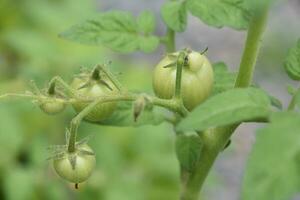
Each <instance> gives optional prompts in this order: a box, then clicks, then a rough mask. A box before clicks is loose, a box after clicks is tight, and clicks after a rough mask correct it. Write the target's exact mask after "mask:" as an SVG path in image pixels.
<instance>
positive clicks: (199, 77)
mask: <svg viewBox="0 0 300 200" xmlns="http://www.w3.org/2000/svg"><path fill="white" fill-rule="evenodd" d="M178 55H179V53H178V52H176V53H173V54H172V56H169V55H168V56H166V57H164V58H163V59H162V60H161V61H160V62H159V63H158V64H157V66H156V67H155V69H154V74H153V82H152V84H153V88H154V92H155V94H156V95H157V96H158V97H160V98H163V99H171V98H172V97H173V96H174V93H175V79H176V66H175V65H174V66H173V67H165V66H168V65H170V64H171V63H174V62H175V61H176V59H175V60H174V57H176V56H178ZM213 81H214V77H213V69H212V66H211V64H210V62H209V61H208V59H207V58H206V56H205V55H202V54H200V53H198V52H195V51H192V52H190V53H189V54H188V56H187V64H186V65H185V66H184V67H183V69H182V80H181V95H182V99H183V104H184V106H185V107H186V108H187V109H188V110H189V111H191V110H193V109H194V108H195V107H196V106H197V105H199V104H200V103H202V102H203V101H204V100H205V99H207V97H208V96H209V95H210V93H211V91H212V87H213Z"/></svg>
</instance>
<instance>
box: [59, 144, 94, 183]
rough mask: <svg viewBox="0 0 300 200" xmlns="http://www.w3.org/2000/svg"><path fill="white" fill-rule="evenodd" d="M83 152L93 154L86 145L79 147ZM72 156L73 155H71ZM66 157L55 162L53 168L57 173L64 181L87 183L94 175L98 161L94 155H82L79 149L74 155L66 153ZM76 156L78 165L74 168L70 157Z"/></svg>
mask: <svg viewBox="0 0 300 200" xmlns="http://www.w3.org/2000/svg"><path fill="white" fill-rule="evenodd" d="M78 148H80V149H82V150H85V151H89V152H93V150H92V149H91V148H90V147H89V146H88V145H86V144H84V145H82V146H80V147H78ZM71 154H72V155H71ZM66 155H67V156H66V157H64V158H62V159H55V160H53V167H54V169H55V171H56V173H57V174H58V175H59V176H60V177H61V178H63V179H65V180H67V181H69V182H72V183H82V182H84V181H86V180H87V179H88V178H89V177H90V176H91V174H92V172H93V170H94V168H95V166H96V159H95V156H94V155H81V154H80V153H79V151H78V149H77V150H76V151H75V152H73V153H68V152H66ZM69 155H71V156H76V164H75V167H74V168H73V167H72V165H71V162H70V160H69V158H68V156H69Z"/></svg>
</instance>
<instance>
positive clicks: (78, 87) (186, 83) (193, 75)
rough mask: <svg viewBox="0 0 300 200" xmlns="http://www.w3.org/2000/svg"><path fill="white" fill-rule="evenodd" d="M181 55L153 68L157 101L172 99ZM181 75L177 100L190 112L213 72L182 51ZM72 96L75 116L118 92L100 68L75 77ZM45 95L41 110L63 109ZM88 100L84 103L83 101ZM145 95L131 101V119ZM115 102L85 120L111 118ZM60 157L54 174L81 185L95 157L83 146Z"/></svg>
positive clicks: (99, 107)
mask: <svg viewBox="0 0 300 200" xmlns="http://www.w3.org/2000/svg"><path fill="white" fill-rule="evenodd" d="M179 55H182V54H180V52H175V53H171V54H168V55H167V56H165V57H164V58H163V59H162V60H161V61H160V62H159V63H158V64H157V66H156V67H155V69H154V73H153V89H154V92H155V94H156V96H158V97H159V98H162V99H172V98H175V87H176V76H177V70H178V64H179V62H178V60H179V57H180V56H179ZM183 55H184V59H183V60H184V62H183V63H181V65H182V73H181V89H180V94H179V98H181V99H182V102H183V105H184V106H185V108H186V109H187V110H189V111H191V110H193V109H194V108H195V107H196V106H198V105H199V104H201V103H202V102H203V101H204V100H205V99H207V98H208V96H209V95H210V93H211V90H212V86H213V79H214V77H213V69H212V66H211V64H210V62H209V61H208V59H207V58H206V56H205V55H203V54H201V53H198V52H195V51H185V54H183ZM70 88H71V90H72V97H73V98H75V99H78V101H74V102H73V103H72V106H73V108H74V110H75V111H76V112H77V113H80V112H81V111H83V110H84V109H85V108H86V107H87V106H89V105H90V103H89V102H91V101H89V100H95V99H97V98H101V97H105V96H112V95H117V94H118V93H119V92H120V91H119V90H118V88H117V87H116V86H115V85H114V84H113V82H112V80H111V79H110V78H109V77H106V76H103V75H101V74H100V71H99V69H97V68H96V69H94V70H93V71H92V72H91V73H82V74H80V75H79V76H76V77H75V78H74V79H73V80H72V82H71V84H70ZM49 91H50V92H48V94H47V96H48V97H49V98H45V99H43V100H41V101H40V108H41V109H42V110H43V111H45V112H46V113H48V114H56V113H59V112H61V111H62V110H63V109H64V108H65V103H64V101H63V100H62V99H61V98H60V97H59V95H58V94H57V93H55V90H54V89H53V87H52V89H51V90H49ZM84 100H87V101H84ZM148 101H149V100H147V98H146V97H145V96H140V97H139V98H137V99H136V100H135V102H134V104H133V105H134V109H133V112H134V119H135V120H137V117H138V116H139V115H140V113H141V112H142V111H143V109H144V107H145V104H146V103H147V102H148ZM116 107H117V102H106V103H102V104H99V105H95V107H94V108H93V109H92V110H91V112H90V113H87V115H86V116H85V117H84V119H85V120H87V121H89V122H101V121H102V120H104V119H107V118H108V117H110V116H111V115H112V114H113V112H117V110H116ZM60 154H63V156H60V158H58V159H57V158H56V159H53V166H54V169H55V171H56V172H57V174H58V175H59V176H60V177H62V178H63V179H66V180H67V181H69V182H72V183H75V184H76V185H77V184H78V183H81V182H83V181H85V180H87V179H88V178H89V176H90V175H91V173H92V171H93V169H94V167H95V163H96V161H95V156H94V153H93V151H92V149H91V148H90V147H89V146H87V145H86V144H83V145H75V150H74V151H72V152H70V151H68V149H65V150H64V151H63V152H60Z"/></svg>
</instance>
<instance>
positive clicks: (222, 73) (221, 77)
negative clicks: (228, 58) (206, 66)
mask: <svg viewBox="0 0 300 200" xmlns="http://www.w3.org/2000/svg"><path fill="white" fill-rule="evenodd" d="M213 69H214V88H213V94H218V93H221V92H224V91H226V90H230V89H232V88H233V87H234V84H235V79H236V73H234V72H229V71H228V68H227V66H226V64H225V63H223V62H218V63H215V64H213Z"/></svg>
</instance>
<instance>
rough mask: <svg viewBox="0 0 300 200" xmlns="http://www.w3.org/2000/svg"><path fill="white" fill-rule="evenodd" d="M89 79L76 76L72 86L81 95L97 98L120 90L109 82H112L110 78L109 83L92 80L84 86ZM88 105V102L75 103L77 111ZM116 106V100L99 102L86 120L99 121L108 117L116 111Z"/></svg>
mask: <svg viewBox="0 0 300 200" xmlns="http://www.w3.org/2000/svg"><path fill="white" fill-rule="evenodd" d="M88 81H89V78H88V77H81V78H74V80H73V81H72V83H71V87H72V88H73V89H75V90H76V92H77V95H78V96H79V97H84V98H96V97H101V96H107V95H112V94H116V93H117V92H118V90H117V89H116V88H115V87H114V86H113V85H112V84H109V83H110V82H109V81H108V80H106V83H107V84H104V83H102V82H99V81H96V80H91V82H90V84H88V85H86V86H85V87H82V86H83V85H84V84H85V83H87V82H88ZM88 105H89V104H88V103H84V102H76V103H74V104H73V107H74V109H75V110H76V112H78V113H79V112H81V111H82V110H83V109H84V108H85V107H86V106H88ZM116 107H117V103H116V102H106V103H102V104H99V105H97V106H96V107H95V108H94V109H93V110H92V111H91V112H90V113H89V114H88V115H87V116H86V117H85V120H87V121H90V122H99V121H101V120H103V119H106V118H108V117H109V116H110V115H111V114H112V113H113V112H114V110H115V109H116Z"/></svg>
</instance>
